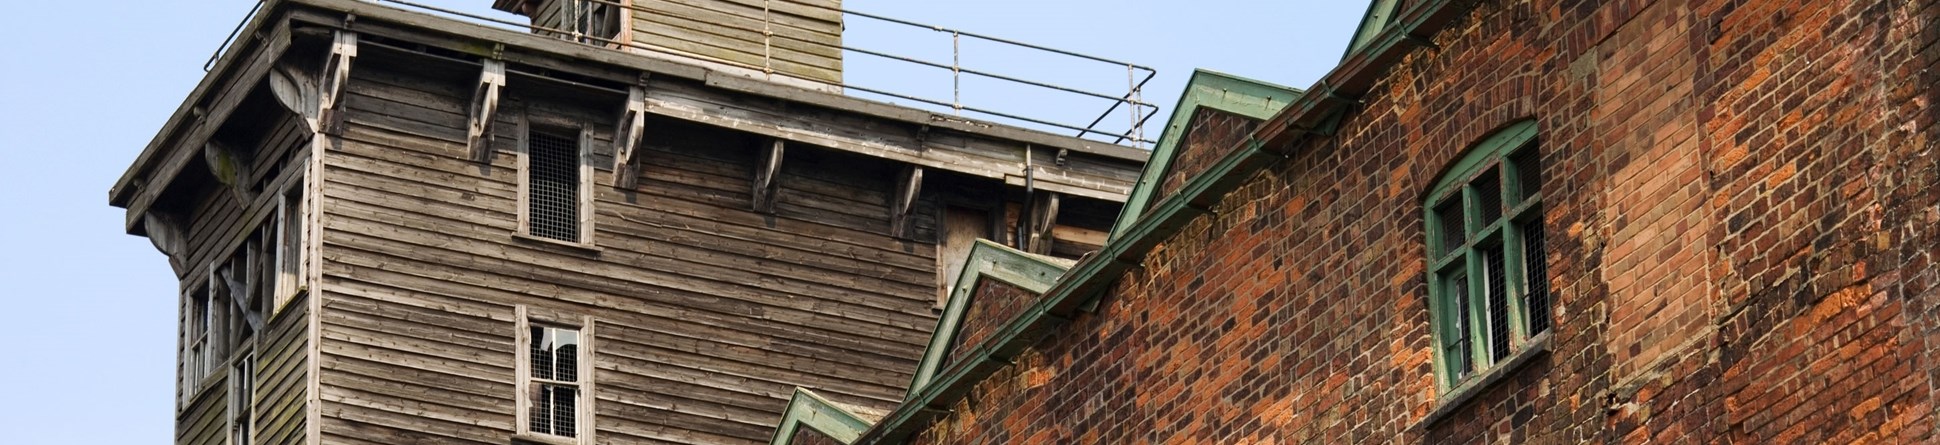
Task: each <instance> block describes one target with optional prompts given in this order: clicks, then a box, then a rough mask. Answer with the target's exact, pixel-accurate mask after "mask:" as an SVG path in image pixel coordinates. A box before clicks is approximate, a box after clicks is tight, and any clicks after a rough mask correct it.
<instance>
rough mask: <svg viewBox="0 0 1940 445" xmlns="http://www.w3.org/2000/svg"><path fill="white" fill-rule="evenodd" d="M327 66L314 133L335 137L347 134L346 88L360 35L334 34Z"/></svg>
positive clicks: (326, 62)
mask: <svg viewBox="0 0 1940 445" xmlns="http://www.w3.org/2000/svg"><path fill="white" fill-rule="evenodd" d="M325 57H327V58H326V59H324V62H323V82H322V85H321V87H320V88H319V91H318V94H319V95H318V99H319V100H318V101H317V106H318V107H319V108H318V110H317V122H315V123H314V124H313V125H312V127H311V129H313V130H315V131H317V132H318V133H324V134H329V135H332V136H335V135H338V134H340V133H342V132H343V122H344V121H343V113H340V112H339V111H341V110H340V107H341V106H342V105H343V102H344V97H345V96H348V95H347V94H344V84H345V83H348V82H350V62H351V60H353V59H356V58H357V33H354V32H350V31H344V30H338V31H334V32H332V33H331V42H330V55H328V56H325Z"/></svg>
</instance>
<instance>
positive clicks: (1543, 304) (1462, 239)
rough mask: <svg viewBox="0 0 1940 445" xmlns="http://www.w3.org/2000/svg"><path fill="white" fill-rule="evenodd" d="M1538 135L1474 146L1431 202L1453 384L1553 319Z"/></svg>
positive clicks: (1436, 295)
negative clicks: (1511, 143) (1531, 138)
mask: <svg viewBox="0 0 1940 445" xmlns="http://www.w3.org/2000/svg"><path fill="white" fill-rule="evenodd" d="M1536 150H1537V144H1536V143H1535V142H1533V141H1525V142H1523V143H1521V144H1519V145H1516V146H1500V147H1494V148H1493V149H1481V150H1479V151H1477V152H1475V153H1471V154H1470V155H1468V157H1465V158H1464V159H1462V160H1461V162H1458V163H1457V168H1454V169H1452V170H1451V171H1449V172H1448V173H1446V175H1449V176H1450V177H1453V178H1456V179H1459V180H1458V181H1457V180H1444V181H1443V182H1442V184H1446V185H1445V186H1441V187H1442V188H1443V189H1440V190H1437V191H1436V192H1435V195H1434V196H1431V198H1432V199H1431V200H1430V201H1429V206H1427V208H1426V209H1424V210H1425V211H1424V213H1426V214H1427V220H1428V224H1427V225H1428V229H1429V231H1428V232H1429V233H1428V237H1429V243H1428V244H1429V245H1430V246H1431V247H1432V248H1431V250H1430V252H1431V255H1430V258H1429V259H1428V261H1429V264H1430V268H1431V271H1432V273H1433V277H1432V280H1433V281H1431V282H1433V283H1438V284H1437V285H1435V286H1430V287H1429V292H1430V294H1431V295H1430V297H1431V299H1430V301H1431V303H1432V306H1434V308H1433V310H1434V311H1435V314H1436V316H1435V317H1434V322H1435V323H1436V325H1437V326H1436V329H1435V330H1434V332H1435V333H1436V335H1437V336H1439V337H1440V339H1439V341H1438V342H1437V343H1436V344H1438V345H1440V346H1439V350H1438V351H1437V352H1438V353H1439V357H1440V364H1439V366H1438V367H1437V369H1438V371H1439V374H1441V377H1442V379H1441V380H1442V383H1443V384H1444V385H1445V386H1447V387H1457V386H1461V385H1462V384H1463V383H1465V382H1467V381H1468V380H1469V379H1470V378H1472V377H1474V376H1475V375H1478V374H1479V373H1480V371H1484V370H1487V369H1490V368H1491V367H1493V366H1495V365H1496V364H1498V363H1501V362H1502V361H1504V360H1507V359H1508V358H1509V357H1512V356H1514V355H1515V352H1517V351H1518V350H1519V348H1521V347H1522V346H1523V343H1524V342H1526V341H1528V340H1529V339H1530V338H1532V337H1534V336H1535V335H1537V334H1540V333H1542V332H1543V331H1546V330H1548V329H1549V328H1550V320H1549V304H1550V298H1549V287H1548V279H1547V275H1546V270H1547V269H1546V267H1544V266H1545V264H1544V258H1546V256H1545V254H1544V251H1543V236H1542V234H1543V229H1542V221H1543V218H1542V205H1541V202H1540V201H1541V199H1540V197H1541V193H1540V190H1541V189H1540V188H1541V186H1542V183H1541V179H1540V178H1541V175H1540V174H1539V172H1538V171H1537V170H1538V169H1539V168H1540V167H1539V166H1538V163H1537V162H1536V159H1537V158H1536V156H1535V153H1536Z"/></svg>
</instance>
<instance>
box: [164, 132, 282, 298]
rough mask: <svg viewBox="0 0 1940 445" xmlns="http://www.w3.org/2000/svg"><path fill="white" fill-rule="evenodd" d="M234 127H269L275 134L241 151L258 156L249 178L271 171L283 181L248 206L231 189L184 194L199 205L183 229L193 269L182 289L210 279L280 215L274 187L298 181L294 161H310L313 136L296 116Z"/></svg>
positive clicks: (275, 182) (211, 185)
mask: <svg viewBox="0 0 1940 445" xmlns="http://www.w3.org/2000/svg"><path fill="white" fill-rule="evenodd" d="M235 122H236V123H235V125H266V126H269V127H270V128H272V129H273V130H271V131H268V132H266V133H265V135H264V137H262V138H261V139H256V140H249V141H240V142H236V144H238V145H243V146H245V147H239V148H246V149H249V150H252V151H255V153H254V155H253V156H254V157H255V159H256V160H257V162H255V163H254V164H253V165H252V166H251V167H250V173H249V174H246V175H245V176H248V177H256V176H258V175H259V174H261V173H272V172H273V173H275V174H277V175H278V176H277V177H275V178H269V179H270V181H268V182H270V184H268V185H270V186H271V188H270V190H269V191H261V190H258V191H257V192H258V193H256V195H255V196H252V197H251V198H254V200H253V201H251V202H248V203H245V202H243V201H242V198H243V197H242V196H238V195H237V194H235V193H234V192H232V191H231V190H229V189H228V188H227V187H224V186H221V185H216V184H214V183H212V182H211V183H207V184H204V185H203V187H204V188H203V189H202V190H199V191H195V192H190V193H182V194H181V196H194V197H196V198H195V199H196V201H194V203H193V204H189V206H190V208H191V209H192V210H190V211H189V213H188V215H191V216H190V217H189V224H188V226H186V227H184V228H183V234H184V235H185V239H186V241H187V244H185V245H186V246H188V248H187V250H188V251H187V252H186V255H185V256H184V258H183V259H184V260H185V261H186V263H184V264H187V265H188V266H189V267H185V268H183V269H184V270H183V271H182V272H183V273H182V275H181V276H178V277H176V278H178V279H180V280H182V281H181V282H182V285H183V286H184V287H183V289H186V286H187V285H188V284H190V283H192V282H195V280H192V279H189V278H190V277H203V276H207V275H208V273H209V269H208V266H209V265H210V264H211V263H213V262H216V261H221V260H224V259H227V258H228V255H230V254H232V253H234V250H233V249H235V248H236V246H237V245H239V244H240V243H241V242H242V240H243V238H246V237H248V236H249V235H250V234H252V233H253V232H252V231H253V230H254V229H255V228H256V225H255V224H256V223H258V222H260V221H261V218H266V217H268V216H269V214H270V213H272V212H274V211H275V209H276V193H275V192H274V190H275V188H274V187H275V186H277V185H280V184H282V182H279V181H287V180H290V179H293V178H294V176H293V175H294V173H293V172H294V171H296V170H300V168H296V167H292V164H293V163H295V162H296V159H295V158H297V157H301V156H305V154H304V153H305V150H304V147H305V146H306V145H308V141H309V134H310V133H309V130H308V129H305V128H303V127H302V124H301V122H302V121H300V120H298V119H297V118H296V117H295V115H294V114H289V113H278V114H272V115H270V116H266V117H263V118H261V119H244V118H238V120H237V121H235ZM252 139H254V138H252ZM198 162H199V161H198ZM278 163H280V164H281V167H280V169H277V170H273V171H272V170H270V169H272V168H277V167H276V166H275V165H274V164H278Z"/></svg>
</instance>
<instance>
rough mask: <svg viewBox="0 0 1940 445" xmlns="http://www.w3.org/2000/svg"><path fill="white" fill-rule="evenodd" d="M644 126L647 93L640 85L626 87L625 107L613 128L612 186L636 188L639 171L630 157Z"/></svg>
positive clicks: (637, 165) (638, 180) (637, 146)
mask: <svg viewBox="0 0 1940 445" xmlns="http://www.w3.org/2000/svg"><path fill="white" fill-rule="evenodd" d="M646 126H647V90H646V88H644V87H639V86H635V87H632V88H628V89H627V92H626V108H625V109H622V110H621V111H620V121H619V123H616V124H614V125H613V186H614V187H619V188H622V189H632V188H633V187H635V186H637V185H639V183H640V168H639V164H638V163H637V162H635V161H634V159H633V157H634V152H635V151H637V149H638V148H639V146H640V138H641V137H642V136H643V135H642V134H641V133H642V132H644V131H645V130H646Z"/></svg>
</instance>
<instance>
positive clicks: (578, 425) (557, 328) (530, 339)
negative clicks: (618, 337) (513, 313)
mask: <svg viewBox="0 0 1940 445" xmlns="http://www.w3.org/2000/svg"><path fill="white" fill-rule="evenodd" d="M520 309H521V311H520V312H521V314H520V318H519V319H520V327H519V329H520V334H521V335H520V336H519V341H520V343H521V344H520V354H519V356H520V358H519V365H520V366H519V379H520V381H519V391H520V393H519V413H518V417H519V433H520V434H522V435H532V436H542V437H563V438H572V439H575V440H576V441H578V442H579V443H591V440H590V438H589V437H588V436H590V433H591V425H592V422H591V421H590V419H589V418H590V416H591V414H590V413H591V410H592V403H591V401H590V400H589V399H590V397H591V394H592V391H591V387H592V375H591V371H592V369H593V368H592V361H591V357H590V356H591V353H592V345H591V344H590V343H591V342H590V340H591V338H590V337H591V329H590V326H592V322H591V320H590V319H584V320H580V323H582V324H581V325H579V326H571V325H567V324H555V323H548V322H545V321H535V320H531V319H530V317H529V316H526V315H525V314H524V310H523V309H524V308H523V307H521V308H520Z"/></svg>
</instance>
